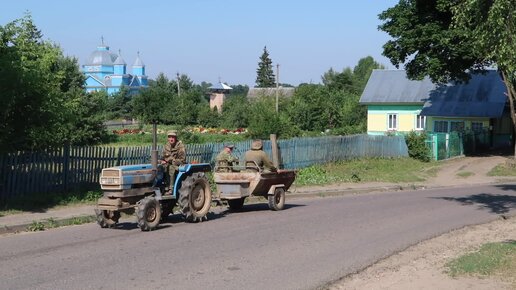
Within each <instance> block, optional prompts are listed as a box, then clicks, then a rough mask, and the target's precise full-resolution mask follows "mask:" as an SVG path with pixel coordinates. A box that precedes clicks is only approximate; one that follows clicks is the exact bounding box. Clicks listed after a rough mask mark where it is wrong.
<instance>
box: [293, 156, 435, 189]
mask: <svg viewBox="0 0 516 290" xmlns="http://www.w3.org/2000/svg"><path fill="white" fill-rule="evenodd" d="M438 168H439V166H438V164H437V163H436V162H421V161H418V160H415V159H411V158H393V159H380V158H371V159H356V160H349V161H341V162H336V163H330V164H326V165H314V166H310V167H307V168H304V169H301V170H300V171H299V173H298V176H297V178H296V184H297V185H320V184H331V183H339V182H371V181H376V182H393V183H399V182H421V181H425V180H426V179H427V178H428V177H431V176H435V175H436V173H437V171H438Z"/></svg>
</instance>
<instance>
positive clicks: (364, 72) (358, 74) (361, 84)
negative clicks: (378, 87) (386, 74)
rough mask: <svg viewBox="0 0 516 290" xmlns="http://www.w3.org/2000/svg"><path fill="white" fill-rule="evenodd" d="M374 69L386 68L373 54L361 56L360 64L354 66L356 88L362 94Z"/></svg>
mask: <svg viewBox="0 0 516 290" xmlns="http://www.w3.org/2000/svg"><path fill="white" fill-rule="evenodd" d="M373 69H385V66H383V65H382V64H380V63H378V62H376V61H375V60H374V58H373V57H372V56H366V57H364V58H361V59H360V60H359V61H358V64H357V65H356V66H355V67H354V68H353V79H354V83H355V89H356V90H357V91H358V93H359V94H362V91H363V90H364V88H365V85H366V84H367V81H368V80H369V77H370V76H371V73H372V72H373Z"/></svg>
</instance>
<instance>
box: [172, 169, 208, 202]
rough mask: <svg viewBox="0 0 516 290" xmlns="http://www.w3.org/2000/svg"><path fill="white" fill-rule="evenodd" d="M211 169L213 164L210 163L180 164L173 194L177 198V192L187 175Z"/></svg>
mask: <svg viewBox="0 0 516 290" xmlns="http://www.w3.org/2000/svg"><path fill="white" fill-rule="evenodd" d="M209 171H211V165H210V164H209V163H196V164H185V165H181V166H179V173H178V174H177V177H176V180H175V182H174V192H173V193H172V196H173V197H174V198H176V199H177V196H178V195H177V193H178V191H179V188H181V183H182V182H183V180H184V179H185V178H186V177H187V176H189V175H191V174H193V173H195V172H209Z"/></svg>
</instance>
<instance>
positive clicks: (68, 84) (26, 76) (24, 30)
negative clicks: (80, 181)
mask: <svg viewBox="0 0 516 290" xmlns="http://www.w3.org/2000/svg"><path fill="white" fill-rule="evenodd" d="M83 83H84V76H83V74H82V73H81V72H80V70H79V65H78V63H77V59H75V58H70V57H65V56H63V53H62V51H61V49H60V48H59V47H58V46H57V45H55V44H53V43H51V42H49V41H44V40H42V34H41V32H40V31H39V30H38V29H37V27H36V26H35V25H34V24H33V22H32V18H31V16H30V15H29V14H27V15H25V16H24V17H23V18H21V19H18V20H15V21H13V22H10V23H8V24H6V25H5V26H3V27H0V87H1V88H2V94H1V95H0V102H2V106H1V108H0V151H13V150H32V149H40V148H45V147H50V146H60V145H62V144H63V143H64V142H66V141H69V142H72V144H83V143H89V144H91V143H95V142H98V141H99V140H100V136H101V135H103V131H104V128H103V127H102V114H103V112H104V108H103V107H102V104H103V102H102V101H101V100H99V99H92V98H88V96H87V95H86V93H85V92H84V87H83ZM84 104H87V105H89V107H88V108H85V109H83V110H79V111H77V108H78V107H80V106H81V105H84ZM92 107H93V108H95V109H94V110H89V109H90V108H92ZM98 109H100V110H98ZM84 118H86V119H87V120H86V122H84V124H83V119H84Z"/></svg>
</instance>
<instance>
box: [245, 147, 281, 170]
mask: <svg viewBox="0 0 516 290" xmlns="http://www.w3.org/2000/svg"><path fill="white" fill-rule="evenodd" d="M256 165H258V167H260V168H263V169H264V170H266V171H276V167H274V165H273V164H272V161H271V160H270V159H269V157H268V156H267V154H266V153H265V152H264V151H263V150H249V151H247V152H246V153H245V166H246V167H247V168H248V169H249V167H256ZM251 170H252V168H251Z"/></svg>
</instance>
